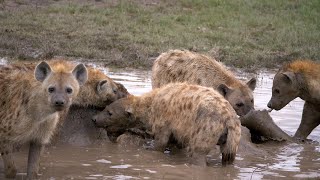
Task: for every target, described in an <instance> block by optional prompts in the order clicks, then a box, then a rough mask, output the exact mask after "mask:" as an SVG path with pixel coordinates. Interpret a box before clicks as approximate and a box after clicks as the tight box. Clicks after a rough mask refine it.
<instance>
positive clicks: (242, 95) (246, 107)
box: [218, 78, 256, 116]
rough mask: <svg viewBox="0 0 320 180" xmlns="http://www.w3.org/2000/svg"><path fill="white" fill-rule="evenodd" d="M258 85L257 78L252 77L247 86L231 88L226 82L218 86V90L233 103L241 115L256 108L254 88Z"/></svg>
mask: <svg viewBox="0 0 320 180" xmlns="http://www.w3.org/2000/svg"><path fill="white" fill-rule="evenodd" d="M255 87H256V79H255V78H252V79H251V80H250V81H248V82H247V84H246V85H245V86H241V87H239V88H233V89H232V88H230V87H228V86H227V85H225V84H221V85H220V86H219V87H218V91H219V92H220V94H222V95H223V96H224V97H225V99H226V100H227V101H229V103H230V104H231V106H232V107H233V109H234V110H235V111H236V112H237V114H238V115H239V116H244V115H246V114H247V113H248V112H249V111H251V110H253V109H254V99H253V90H254V89H255Z"/></svg>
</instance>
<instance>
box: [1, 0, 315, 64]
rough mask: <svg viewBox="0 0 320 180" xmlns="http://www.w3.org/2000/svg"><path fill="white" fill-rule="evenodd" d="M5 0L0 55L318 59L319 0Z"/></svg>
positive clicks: (147, 60)
mask: <svg viewBox="0 0 320 180" xmlns="http://www.w3.org/2000/svg"><path fill="white" fill-rule="evenodd" d="M20 1H22V0H20ZM20 1H19V2H20ZM48 1H49V0H48ZM5 2H6V1H4V2H2V3H1V1H0V4H2V5H3V6H4V8H3V10H1V9H0V57H1V56H8V57H12V58H18V59H34V58H50V57H52V56H56V55H57V56H68V57H69V56H70V57H81V58H85V59H98V60H100V61H105V62H106V64H109V65H114V66H119V67H126V66H130V67H145V68H149V67H150V66H151V65H152V62H153V59H154V58H155V57H157V56H158V55H159V53H161V52H164V51H167V50H169V49H191V50H194V51H198V52H201V53H205V54H208V55H211V56H214V57H215V58H217V59H218V60H221V61H222V62H225V63H226V64H227V65H233V66H235V67H245V68H251V67H274V66H276V65H279V64H281V63H283V62H285V61H288V60H292V59H296V58H307V59H313V60H319V59H320V43H319V42H320V11H319V9H320V1H319V0H308V1H304V0H288V1H279V0H269V1H266V0H228V1H223V0H197V1H196V0H180V1H178V0H175V1H170V0H163V1H160V0H158V1H157V0H153V1H150V2H154V3H151V4H146V3H143V2H148V1H141V2H140V1H139V0H135V1H129V0H123V1H121V0H118V1H112V2H113V3H110V1H99V2H93V1H92V2H91V1H90V3H75V2H71V1H50V3H47V4H45V5H43V6H40V7H38V6H33V5H32V4H31V2H29V6H26V5H24V6H21V7H20V6H17V8H16V9H14V10H12V9H10V10H8V8H7V7H6V6H5ZM20 3H21V2H20ZM26 3H28V2H24V4H26Z"/></svg>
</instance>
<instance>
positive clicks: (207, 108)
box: [93, 83, 241, 165]
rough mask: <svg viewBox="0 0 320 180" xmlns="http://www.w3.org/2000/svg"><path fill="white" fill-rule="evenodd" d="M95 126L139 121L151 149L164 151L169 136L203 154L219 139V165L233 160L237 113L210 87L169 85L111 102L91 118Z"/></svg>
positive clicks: (123, 125) (190, 151)
mask: <svg viewBox="0 0 320 180" xmlns="http://www.w3.org/2000/svg"><path fill="white" fill-rule="evenodd" d="M93 121H94V122H95V124H96V125H97V126H99V127H107V128H114V127H117V128H119V127H121V128H130V127H131V126H134V125H135V124H136V123H137V122H143V123H144V124H146V126H148V127H149V128H150V129H151V132H152V134H153V135H154V137H155V149H157V150H164V148H165V147H166V145H167V143H168V141H169V138H170V136H171V135H172V136H173V137H174V138H175V139H176V140H177V142H178V143H181V144H182V145H183V146H184V147H187V150H188V154H189V155H190V156H192V155H193V154H194V153H204V154H207V153H208V152H209V151H210V150H211V149H212V148H213V147H214V146H215V145H216V144H217V143H218V140H219V138H220V137H221V136H222V135H223V134H224V133H225V132H227V138H226V142H225V143H223V144H222V143H221V145H220V150H221V152H222V164H223V165H225V164H230V163H232V162H233V161H234V159H235V156H236V152H237V149H238V145H239V141H240V136H241V124H240V120H239V119H238V118H237V114H236V112H235V111H234V109H233V108H232V106H231V105H230V103H229V102H228V101H227V100H225V99H224V97H223V96H221V94H219V93H218V92H217V91H215V90H214V89H212V88H207V87H203V86H198V85H190V84H186V83H173V84H168V85H166V86H163V87H162V88H157V89H154V90H153V91H151V92H149V93H146V94H144V95H142V96H129V97H127V98H122V99H120V100H117V101H115V102H114V103H112V104H111V105H109V106H107V107H106V108H105V109H104V110H103V111H102V112H101V113H99V114H97V115H96V116H94V117H93Z"/></svg>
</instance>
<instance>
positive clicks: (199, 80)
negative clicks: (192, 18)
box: [152, 50, 256, 116]
mask: <svg viewBox="0 0 320 180" xmlns="http://www.w3.org/2000/svg"><path fill="white" fill-rule="evenodd" d="M171 82H187V83H190V84H198V85H201V86H206V87H212V88H214V89H216V90H218V91H219V92H220V93H221V94H222V95H223V96H224V97H225V98H226V99H227V100H228V101H229V103H230V104H231V105H232V107H233V108H234V109H235V111H236V112H237V114H238V115H239V116H243V115H245V114H247V113H248V112H249V111H250V110H251V109H254V99H253V93H252V91H253V90H254V89H255V87H256V79H255V78H252V79H251V80H250V81H248V82H247V83H244V82H242V81H240V80H238V79H237V78H236V77H235V76H234V75H233V74H232V73H231V72H230V71H228V70H227V69H226V67H224V66H223V65H222V64H221V63H219V62H217V61H216V60H214V59H212V58H210V57H208V56H205V55H201V54H198V53H193V52H190V51H187V50H170V51H168V52H165V53H162V54H161V55H160V56H159V57H158V58H157V59H156V60H155V62H154V64H153V67H152V88H158V87H161V86H163V85H165V84H168V83H171Z"/></svg>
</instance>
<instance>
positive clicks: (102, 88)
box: [97, 79, 108, 93]
mask: <svg viewBox="0 0 320 180" xmlns="http://www.w3.org/2000/svg"><path fill="white" fill-rule="evenodd" d="M107 88H108V80H106V79H105V80H101V81H99V83H98V86H97V91H98V93H101V92H103V91H105V90H106V89H107Z"/></svg>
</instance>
